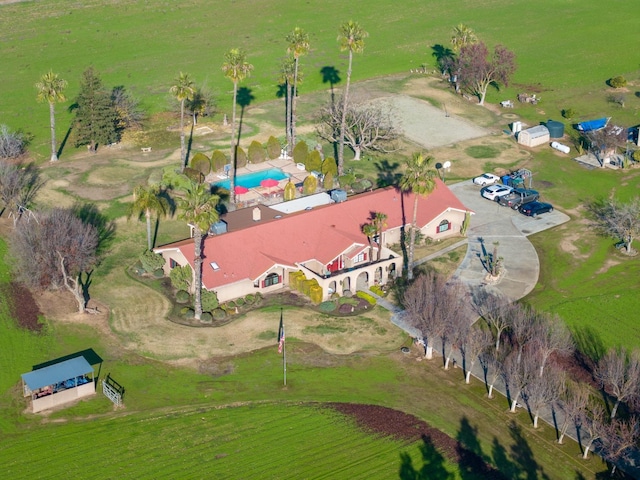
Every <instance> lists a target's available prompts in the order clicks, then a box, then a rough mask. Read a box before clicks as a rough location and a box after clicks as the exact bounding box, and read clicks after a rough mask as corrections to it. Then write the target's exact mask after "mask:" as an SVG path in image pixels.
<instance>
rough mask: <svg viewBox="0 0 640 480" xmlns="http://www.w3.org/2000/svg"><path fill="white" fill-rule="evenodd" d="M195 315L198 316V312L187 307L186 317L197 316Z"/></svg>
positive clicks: (189, 318)
mask: <svg viewBox="0 0 640 480" xmlns="http://www.w3.org/2000/svg"><path fill="white" fill-rule="evenodd" d="M195 316H196V312H194V310H193V308H187V309H186V311H185V312H184V318H186V319H188V320H191V319H193V318H195Z"/></svg>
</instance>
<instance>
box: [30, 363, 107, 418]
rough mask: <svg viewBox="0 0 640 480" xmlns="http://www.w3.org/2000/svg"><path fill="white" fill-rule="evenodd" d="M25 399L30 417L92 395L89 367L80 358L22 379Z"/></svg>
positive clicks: (90, 369)
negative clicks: (30, 403)
mask: <svg viewBox="0 0 640 480" xmlns="http://www.w3.org/2000/svg"><path fill="white" fill-rule="evenodd" d="M21 376H22V389H23V393H24V396H25V397H31V402H32V411H33V413H36V412H40V411H42V410H47V409H49V408H53V407H56V406H58V405H64V404H65V403H69V402H72V401H74V400H77V399H78V398H82V397H87V396H89V395H93V394H95V393H96V389H95V384H94V382H93V367H92V366H91V365H89V362H87V360H86V359H85V358H84V357H82V356H80V357H75V358H71V359H69V360H65V361H62V362H59V363H55V364H53V365H49V366H47V367H43V368H39V369H37V370H33V371H32V372H29V373H23V374H22V375H21Z"/></svg>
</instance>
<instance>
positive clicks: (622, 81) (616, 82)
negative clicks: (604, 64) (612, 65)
mask: <svg viewBox="0 0 640 480" xmlns="http://www.w3.org/2000/svg"><path fill="white" fill-rule="evenodd" d="M609 85H611V86H612V87H613V88H623V87H626V86H627V79H626V78H624V77H623V76H622V75H618V76H617V77H613V78H610V79H609Z"/></svg>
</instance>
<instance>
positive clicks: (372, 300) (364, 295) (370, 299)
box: [356, 291, 378, 305]
mask: <svg viewBox="0 0 640 480" xmlns="http://www.w3.org/2000/svg"><path fill="white" fill-rule="evenodd" d="M356 297H358V298H362V299H363V300H366V301H367V302H369V303H370V304H371V305H375V304H376V303H378V302H377V300H376V299H375V298H373V297H372V296H371V295H369V294H368V293H367V292H361V291H357V292H356Z"/></svg>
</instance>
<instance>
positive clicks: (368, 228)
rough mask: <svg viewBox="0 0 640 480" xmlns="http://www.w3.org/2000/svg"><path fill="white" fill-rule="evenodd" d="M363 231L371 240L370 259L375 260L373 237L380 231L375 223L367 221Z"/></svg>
mask: <svg viewBox="0 0 640 480" xmlns="http://www.w3.org/2000/svg"><path fill="white" fill-rule="evenodd" d="M361 229H362V233H364V234H365V236H366V237H367V240H368V242H369V261H373V241H372V240H373V237H375V236H376V233H378V229H377V228H376V226H375V225H374V224H373V223H365V224H364V225H362V227H361Z"/></svg>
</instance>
